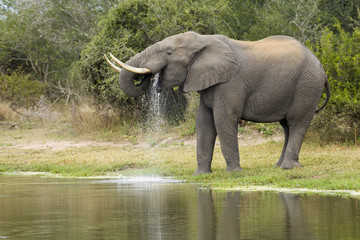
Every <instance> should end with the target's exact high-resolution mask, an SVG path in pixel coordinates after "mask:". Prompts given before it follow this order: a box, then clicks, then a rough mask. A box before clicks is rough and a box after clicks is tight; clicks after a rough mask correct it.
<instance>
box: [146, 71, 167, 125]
mask: <svg viewBox="0 0 360 240" xmlns="http://www.w3.org/2000/svg"><path fill="white" fill-rule="evenodd" d="M158 82H159V74H156V75H155V77H154V81H153V83H152V85H151V87H150V93H149V98H150V99H149V110H148V113H147V123H148V124H147V125H148V127H150V130H151V131H152V132H161V130H162V125H164V119H163V116H162V112H161V105H162V104H163V103H162V102H161V100H163V99H161V97H160V93H157V92H156V87H157V85H158Z"/></svg>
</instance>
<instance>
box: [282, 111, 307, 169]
mask: <svg viewBox="0 0 360 240" xmlns="http://www.w3.org/2000/svg"><path fill="white" fill-rule="evenodd" d="M310 115H311V114H308V115H307V116H305V117H304V118H303V119H302V121H299V122H297V124H294V125H291V123H290V122H289V121H288V126H289V127H288V132H289V133H288V141H287V146H286V150H285V153H284V156H282V157H283V159H282V163H281V165H280V167H281V168H282V169H291V168H295V167H301V164H300V163H299V154H300V149H301V145H302V142H303V140H304V136H305V133H306V130H307V128H308V127H309V126H310V121H311V119H312V116H313V115H311V116H310Z"/></svg>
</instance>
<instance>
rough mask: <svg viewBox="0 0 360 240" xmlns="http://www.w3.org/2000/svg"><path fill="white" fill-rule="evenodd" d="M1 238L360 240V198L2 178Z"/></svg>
mask: <svg viewBox="0 0 360 240" xmlns="http://www.w3.org/2000/svg"><path fill="white" fill-rule="evenodd" d="M0 239H127V240H132V239H134V240H140V239H156V240H158V239H169V240H173V239H176V240H179V239H191V240H192V239H199V240H200V239H201V240H202V239H204V240H205V239H206V240H212V239H360V204H359V199H354V198H340V197H325V196H319V195H305V194H300V195H294V194H284V193H274V192H240V191H231V192H223V191H212V190H209V189H203V188H201V187H199V186H196V185H192V184H185V183H178V182H176V181H172V180H167V179H162V178H156V177H150V178H146V177H145V178H144V177H143V178H118V179H111V180H106V179H103V180H102V179H64V178H47V177H36V176H5V175H0Z"/></svg>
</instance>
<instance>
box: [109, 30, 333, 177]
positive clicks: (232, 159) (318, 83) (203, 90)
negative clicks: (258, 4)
mask: <svg viewBox="0 0 360 240" xmlns="http://www.w3.org/2000/svg"><path fill="white" fill-rule="evenodd" d="M105 57H106V56H105ZM111 57H112V59H113V60H114V61H115V62H116V63H117V64H119V65H120V66H121V67H122V68H124V69H126V70H121V68H119V67H117V66H116V65H115V64H113V63H112V62H110V61H109V60H108V59H107V58H106V60H107V62H108V64H110V65H111V66H112V67H113V68H114V69H115V70H116V71H119V72H120V78H119V83H120V87H121V89H122V90H123V91H124V92H125V93H126V94H127V95H129V96H139V95H141V94H144V93H145V88H146V86H149V84H148V83H149V81H150V77H151V76H152V75H153V74H156V73H159V75H160V76H159V81H158V82H159V83H158V86H157V89H158V91H159V92H160V91H162V90H163V89H169V88H172V87H175V86H179V87H180V89H182V90H183V91H184V92H195V91H196V92H199V93H200V95H201V97H200V105H199V109H198V113H197V116H196V131H197V164H198V168H197V170H196V172H195V174H200V173H209V172H211V162H212V157H213V149H214V143H215V138H216V136H218V137H219V140H220V144H221V150H222V153H223V155H224V157H225V160H226V164H227V167H226V170H227V171H230V172H232V171H240V170H241V168H240V163H239V150H238V139H237V132H238V122H239V121H240V120H247V121H254V122H280V124H281V126H282V127H283V128H284V131H285V142H284V147H283V150H282V153H281V156H280V158H279V160H278V162H277V163H276V166H280V167H281V168H283V169H290V168H294V167H297V166H300V163H299V161H298V160H299V152H300V148H301V144H302V141H303V138H304V135H305V132H306V130H307V128H308V127H309V125H310V121H311V120H312V118H313V116H314V114H315V113H316V112H318V111H320V110H321V109H322V108H323V107H324V106H325V105H326V103H327V102H328V100H329V97H330V89H329V83H328V81H327V76H326V74H325V71H324V69H323V67H322V65H321V63H320V62H319V60H318V59H317V58H316V56H315V55H314V54H313V53H312V52H311V51H310V50H309V49H308V48H307V47H306V46H304V45H303V44H302V43H300V42H298V41H297V40H295V39H294V38H291V37H286V36H273V37H268V38H265V39H262V40H259V41H255V42H248V41H237V40H233V39H230V38H227V37H225V36H221V35H200V34H197V33H195V32H186V33H183V34H178V35H174V36H171V37H168V38H166V39H164V40H162V41H160V42H158V43H155V44H154V45H152V46H150V47H148V48H147V49H145V50H144V51H143V52H141V53H138V54H137V55H135V56H134V57H132V58H131V59H130V60H129V61H128V62H127V63H126V64H124V63H122V62H121V61H119V60H118V59H116V58H115V57H114V56H112V55H111ZM120 70H121V71H120ZM139 74H142V75H144V77H143V80H142V82H141V83H140V84H138V85H135V84H134V79H135V78H139ZM324 87H325V89H326V100H325V103H324V104H323V106H322V107H320V109H318V110H316V108H317V106H318V103H319V100H320V98H321V95H322V91H323V88H324Z"/></svg>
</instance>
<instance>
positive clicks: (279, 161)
mask: <svg viewBox="0 0 360 240" xmlns="http://www.w3.org/2000/svg"><path fill="white" fill-rule="evenodd" d="M280 124H281V126H282V127H283V129H284V134H285V140H284V147H283V150H282V152H281V156H280V158H279V160H278V161H277V163H276V164H275V166H274V167H280V166H281V164H282V163H283V161H284V156H285V151H286V148H287V145H288V142H289V125H288V123H287V121H286V119H283V120H281V121H280Z"/></svg>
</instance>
